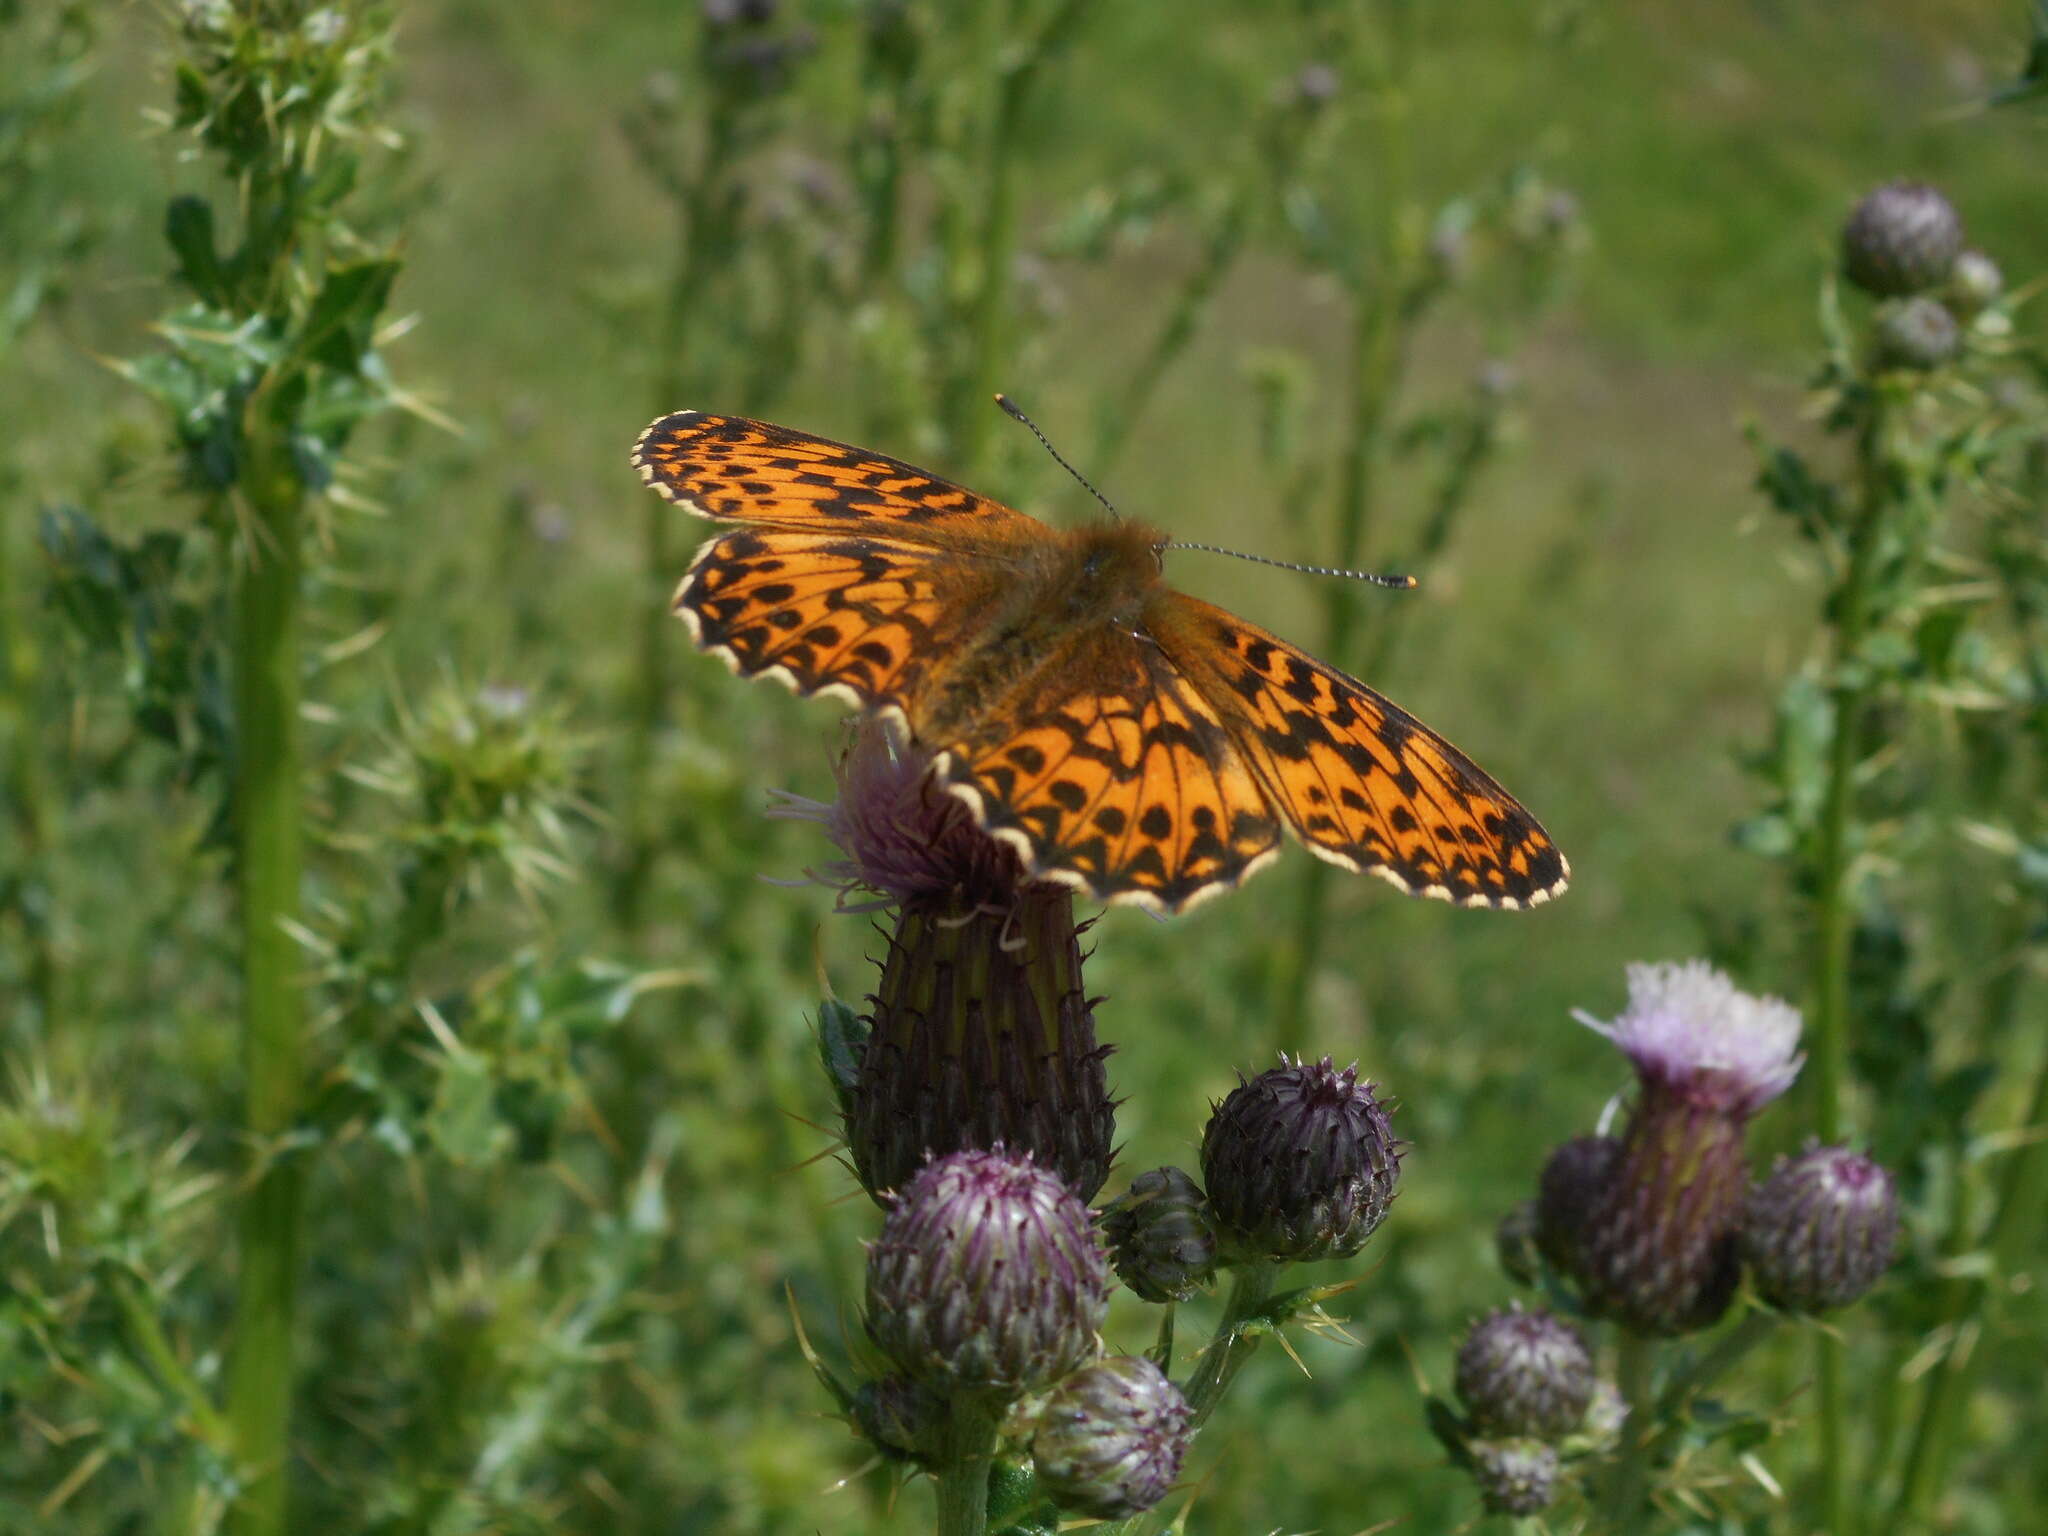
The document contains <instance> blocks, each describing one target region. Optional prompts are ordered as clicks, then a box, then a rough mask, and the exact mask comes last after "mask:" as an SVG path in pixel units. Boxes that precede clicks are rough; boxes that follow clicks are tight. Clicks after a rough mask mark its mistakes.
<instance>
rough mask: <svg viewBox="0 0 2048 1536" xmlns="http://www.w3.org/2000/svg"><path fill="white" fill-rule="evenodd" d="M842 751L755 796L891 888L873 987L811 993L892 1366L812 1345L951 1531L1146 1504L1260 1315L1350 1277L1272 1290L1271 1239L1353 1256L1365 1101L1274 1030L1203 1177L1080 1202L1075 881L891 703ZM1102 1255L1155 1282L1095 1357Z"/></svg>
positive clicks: (1301, 1252) (1371, 1146) (1086, 1191)
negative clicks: (919, 737)
mask: <svg viewBox="0 0 2048 1536" xmlns="http://www.w3.org/2000/svg"><path fill="white" fill-rule="evenodd" d="M838 773H839V791H840V792H839V798H838V799H837V800H836V801H835V802H833V803H831V804H820V803H816V802H811V801H805V800H801V799H798V798H797V797H794V796H790V795H783V796H782V797H781V798H780V804H779V805H778V807H777V814H779V815H782V816H785V817H796V818H799V819H803V820H808V821H812V822H814V823H817V824H818V825H820V826H821V827H822V828H823V829H824V831H825V832H826V833H827V835H828V836H829V837H830V838H831V840H832V842H833V843H834V844H835V845H836V847H837V848H838V850H839V851H840V853H841V854H842V855H844V857H843V858H841V859H838V860H834V861H830V862H827V863H823V864H820V865H818V866H815V867H814V868H813V869H812V870H811V878H812V879H813V880H814V881H817V882H819V883H821V884H824V885H827V886H830V887H832V888H834V889H836V890H837V891H838V892H839V901H840V905H841V906H842V907H845V908H849V909H852V910H856V911H872V910H875V909H877V908H881V909H884V910H887V911H889V912H890V913H891V914H892V916H891V918H890V922H891V923H892V925H893V926H892V928H891V930H890V932H889V939H888V950H887V952H886V954H885V955H884V956H883V957H882V960H881V976H880V980H879V982H878V984H877V988H876V991H875V992H874V993H873V994H872V995H871V996H870V998H869V1011H868V1014H867V1015H866V1016H865V1017H864V1018H862V1017H856V1016H855V1015H853V1013H852V1012H851V1010H849V1009H847V1008H845V1007H844V1005H841V1004H837V1003H828V1004H827V1005H826V1006H825V1008H824V1009H823V1010H821V1013H820V1018H819V1046H820V1056H821V1060H822V1061H823V1063H824V1065H825V1068H826V1071H827V1074H828V1077H829V1078H830V1081H831V1085H832V1089H833V1094H834V1097H835V1098H836V1100H837V1101H838V1104H839V1107H840V1112H841V1117H842V1123H843V1127H844V1134H845V1141H846V1148H847V1162H848V1164H849V1165H850V1168H851V1170H852V1172H853V1173H854V1175H855V1176H856V1177H857V1178H858V1179H859V1181H860V1183H861V1185H862V1187H864V1188H865V1189H866V1190H867V1191H868V1192H869V1194H870V1195H871V1196H873V1197H874V1199H875V1200H876V1201H877V1202H878V1203H880V1204H881V1205H882V1206H883V1208H884V1210H885V1211H886V1213H887V1215H886V1219H885V1221H884V1223H883V1227H882V1231H881V1235H880V1236H879V1237H878V1238H877V1239H876V1241H875V1242H874V1243H873V1244H872V1245H871V1246H870V1248H869V1250H868V1263H867V1289H866V1333H867V1336H868V1339H869V1341H870V1342H871V1343H872V1345H873V1346H874V1347H875V1349H876V1351H877V1352H879V1354H880V1355H881V1356H882V1358H883V1361H884V1366H883V1369H882V1370H881V1371H880V1372H877V1373H873V1374H870V1375H869V1376H868V1377H867V1379H866V1380H865V1381H863V1382H861V1383H859V1384H857V1385H848V1384H845V1383H843V1382H842V1381H841V1380H840V1379H839V1378H838V1376H837V1375H836V1374H835V1373H833V1372H832V1371H831V1370H829V1369H828V1368H826V1367H825V1366H824V1365H823V1363H822V1362H820V1361H818V1360H817V1359H816V1358H815V1357H813V1364H814V1365H815V1366H816V1367H817V1368H818V1370H819V1374H820V1376H821V1378H822V1380H823V1381H824V1383H825V1385H826V1387H827V1389H828V1390H829V1391H830V1392H831V1393H832V1394H833V1396H834V1397H835V1398H836V1399H837V1401H838V1403H839V1405H840V1407H841V1409H842V1410H843V1411H844V1413H845V1415H846V1417H847V1419H848V1422H849V1423H850V1424H851V1425H852V1426H853V1427H854V1428H855V1430H856V1431H857V1432H858V1433H859V1434H860V1435H861V1436H862V1437H863V1438H864V1439H866V1440H867V1441H868V1442H869V1443H870V1444H871V1445H872V1446H873V1447H874V1448H875V1449H876V1451H877V1452H878V1453H879V1454H881V1455H882V1456H883V1457H884V1458H885V1459H887V1460H888V1461H890V1462H892V1463H895V1464H897V1465H899V1466H903V1467H907V1468H910V1469H913V1470H916V1471H920V1472H923V1473H926V1474H928V1475H929V1476H930V1477H931V1478H932V1479H933V1480H934V1482H935V1483H936V1485H937V1489H938V1509H939V1529H940V1531H941V1532H942V1533H944V1536H955V1533H960V1532H968V1533H974V1536H979V1533H980V1532H982V1531H984V1530H1003V1529H1007V1528H1012V1527H1016V1528H1021V1529H1038V1528H1040V1527H1041V1526H1042V1525H1043V1524H1044V1523H1045V1522H1046V1521H1049V1520H1052V1519H1055V1518H1057V1517H1058V1516H1059V1515H1060V1514H1061V1513H1065V1514H1068V1515H1086V1516H1092V1517H1094V1518H1096V1519H1099V1520H1110V1521H1128V1522H1133V1523H1131V1524H1129V1525H1127V1526H1120V1527H1119V1528H1120V1529H1127V1530H1129V1531H1132V1532H1137V1531H1141V1530H1149V1529H1153V1528H1154V1527H1153V1526H1152V1525H1150V1524H1147V1523H1146V1522H1147V1521H1148V1520H1150V1519H1151V1518H1153V1517H1152V1516H1150V1515H1149V1514H1148V1511H1153V1510H1154V1509H1155V1508H1156V1506H1158V1504H1159V1503H1160V1501H1161V1500H1162V1499H1163V1498H1164V1496H1165V1495H1166V1493H1167V1492H1168V1490H1169V1489H1170V1487H1171V1486H1172V1485H1173V1483H1174V1481H1175V1479H1176V1477H1177V1476H1178V1474H1179V1471H1180V1468H1181V1464H1182V1460H1183V1457H1184V1456H1185V1454H1186V1451H1187V1447H1188V1442H1189V1437H1190V1436H1191V1435H1192V1434H1193V1432H1194V1431H1195V1430H1196V1429H1197V1428H1199V1427H1200V1426H1201V1424H1202V1423H1203V1422H1204V1421H1205V1420H1207V1419H1208V1418H1209V1416H1210V1415H1211V1414H1212V1413H1213V1412H1214V1411H1215V1409H1216V1407H1217V1405H1218V1403H1219V1402H1220V1401H1221V1399H1222V1398H1223V1396H1224V1393H1225V1392H1226V1390H1227V1389H1228V1387H1229V1386H1230V1384H1231V1382H1232V1380H1233V1379H1234V1378H1235V1377H1236V1376H1237V1374H1238V1372H1239V1371H1240V1370H1241V1369H1242V1368H1243V1367H1244V1366H1245V1364H1246V1363H1247V1362H1248V1361H1249V1360H1250V1358H1251V1357H1252V1355H1253V1353H1254V1352H1255V1351H1256V1350H1257V1348H1258V1346H1259V1344H1260V1342H1261V1341H1262V1340H1263V1339H1265V1338H1267V1337H1270V1336H1272V1335H1274V1334H1275V1333H1277V1332H1279V1331H1280V1330H1281V1329H1282V1328H1283V1327H1284V1326H1285V1325H1286V1324H1287V1323H1288V1322H1289V1321H1291V1320H1294V1319H1296V1318H1298V1317H1299V1318H1305V1319H1307V1320H1308V1321H1309V1323H1310V1324H1311V1326H1315V1325H1319V1324H1320V1323H1321V1322H1322V1321H1323V1319H1322V1317H1321V1314H1320V1311H1319V1304H1320V1303H1321V1302H1322V1301H1323V1300H1325V1299H1327V1298H1328V1297H1329V1296H1331V1295H1334V1294H1335V1293H1336V1292H1337V1291H1340V1290H1342V1289H1345V1287H1344V1286H1342V1285H1337V1286H1318V1287H1309V1288H1305V1289H1302V1290H1298V1291H1292V1292H1285V1293H1276V1291H1275V1288H1274V1287H1275V1282H1276V1280H1277V1279H1278V1278H1279V1277H1280V1276H1281V1274H1282V1273H1283V1272H1284V1270H1285V1268H1286V1266H1287V1265H1289V1264H1291V1263H1295V1262H1306V1261H1313V1260H1322V1259H1348V1258H1351V1257H1353V1256H1355V1255H1356V1254H1357V1253H1358V1252H1359V1251H1360V1249H1362V1248H1363V1247H1364V1245H1365V1243H1366V1241H1367V1240H1368V1239H1369V1238H1370V1237H1371V1236H1372V1234H1373V1232H1374V1231H1375V1230H1376V1229H1377V1228H1378V1227H1379V1225H1380V1223H1381V1222H1382V1221H1383V1220H1385V1218H1386V1216H1387V1213H1388V1210H1389V1208H1390V1206H1391V1204H1392V1202H1393V1197H1394V1194H1395V1189H1396V1185H1397V1183H1398V1179H1399V1175H1400V1163H1401V1149H1400V1143H1399V1142H1398V1141H1397V1140H1396V1139H1395V1137H1394V1135H1393V1130H1392V1126H1391V1123H1390V1120H1389V1113H1388V1109H1387V1106H1386V1105H1385V1103H1384V1102H1383V1100H1382V1098H1381V1097H1380V1095H1379V1094H1378V1092H1377V1091H1376V1090H1375V1088H1374V1086H1373V1085H1372V1084H1370V1083H1368V1082H1365V1081H1364V1080H1362V1079H1361V1078H1360V1077H1359V1075H1358V1073H1357V1070H1356V1069H1355V1068H1346V1069H1344V1070H1341V1071H1340V1070H1339V1069H1337V1068H1336V1067H1335V1066H1334V1065H1333V1064H1332V1063H1331V1062H1330V1061H1329V1060H1328V1059H1327V1058H1325V1059H1323V1060H1321V1061H1319V1062H1315V1063H1310V1062H1307V1061H1290V1060H1287V1059H1285V1058H1283V1059H1282V1061H1281V1064H1280V1065H1279V1066H1278V1067H1275V1068H1273V1069H1271V1070H1269V1071H1266V1072H1263V1073H1261V1074H1259V1075H1258V1076H1256V1077H1254V1078H1251V1079H1248V1080H1240V1082H1239V1085H1238V1087H1237V1088H1236V1089H1235V1090H1233V1091H1232V1092H1231V1093H1230V1094H1229V1095H1228V1096H1226V1098H1225V1099H1224V1100H1223V1101H1222V1102H1221V1103H1220V1104H1218V1105H1217V1106H1216V1107H1215V1109H1214V1112H1213V1113H1212V1115H1211V1116H1210V1120H1209V1124H1208V1127H1207V1129H1206V1130H1205V1132H1204V1133H1203V1137H1202V1183H1200V1184H1197V1183H1196V1182H1195V1180H1194V1179H1193V1178H1192V1177H1191V1176H1190V1175H1189V1174H1187V1173H1186V1172H1184V1171H1183V1170H1181V1169H1178V1168H1171V1167H1168V1168H1158V1169H1153V1170H1151V1171H1150V1172H1147V1173H1143V1174H1140V1175H1139V1176H1138V1177H1137V1178H1135V1179H1133V1180H1132V1181H1131V1182H1130V1184H1129V1186H1128V1187H1127V1188H1126V1189H1125V1190H1124V1191H1123V1192H1122V1194H1120V1195H1119V1196H1117V1197H1116V1198H1115V1199H1114V1200H1112V1201H1110V1202H1109V1203H1108V1204H1107V1205H1105V1206H1104V1208H1103V1209H1102V1211H1101V1213H1100V1215H1099V1217H1098V1216H1097V1215H1096V1214H1094V1213H1091V1212H1090V1211H1089V1210H1088V1208H1087V1205H1086V1203H1085V1202H1086V1200H1087V1199H1089V1198H1092V1197H1093V1196H1094V1194H1095V1193H1096V1191H1097V1190H1098V1189H1100V1187H1101V1186H1102V1184H1103V1182H1104V1180H1105V1178H1106V1177H1107V1175H1108V1172H1109V1166H1110V1160H1111V1156H1112V1152H1113V1146H1112V1140H1113V1136H1114V1119H1113V1110H1114V1104H1113V1102H1112V1101H1111V1099H1110V1098H1109V1096H1108V1091H1107V1086H1106V1082H1105V1078H1104V1072H1103V1060H1104V1057H1105V1056H1106V1054H1107V1052H1106V1050H1104V1049H1103V1048H1100V1047H1098V1046H1097V1045H1096V1044H1095V1033H1094V1030H1095V1019H1094V1014H1095V1006H1096V1005H1095V1001H1094V1000H1093V999H1091V998H1089V997H1088V995H1087V992H1086V988H1085V985H1084V983H1083V979H1082V965H1083V958H1084V957H1083V955H1082V952H1081V950H1080V948H1079V947H1078V944H1077V941H1076V934H1075V927H1074V920H1073V916H1072V905H1073V896H1072V894H1071V893H1070V892H1069V891H1068V890H1067V889H1065V888H1064V887H1058V886H1049V885H1045V884H1041V883H1037V882H1033V881H1031V880H1029V879H1026V878H1024V877H1023V875H1022V870H1021V866H1020V864H1019V862H1018V860H1017V857H1016V855H1015V852H1014V850H1012V849H1011V848H1010V847H1009V846H1008V845H1007V844H1005V843H1002V842H999V841H997V840H996V839H994V838H992V837H991V836H990V835H989V834H988V833H986V832H985V831H984V830H983V829H982V828H981V826H980V825H979V824H978V823H977V822H976V821H975V820H974V819H973V818H972V817H971V816H969V815H967V814H966V813H965V808H964V807H963V806H962V805H961V804H960V802H959V801H957V800H956V799H954V798H953V797H951V796H949V795H946V794H945V793H944V792H943V791H942V790H940V789H939V788H938V787H937V785H936V784H935V782H934V780H933V778H932V777H931V765H930V762H929V760H928V759H927V758H926V757H925V756H924V755H923V754H921V753H919V752H917V751H916V750H914V749H912V748H911V747H909V746H907V745H906V744H905V743H903V742H902V741H901V740H900V738H899V737H898V736H897V734H896V732H895V730H894V728H893V727H891V726H889V725H887V724H885V723H881V722H875V721H870V722H868V723H867V724H865V725H864V726H862V727H861V728H860V729H859V731H858V733H857V734H856V735H855V737H854V739H853V741H852V743H851V744H850V745H849V747H848V748H847V750H846V752H845V753H844V754H843V755H842V757H841V760H840V764H839V770H838ZM1112 1273H1114V1275H1115V1277H1116V1278H1118V1279H1121V1280H1122V1281H1123V1282H1124V1284H1125V1285H1126V1286H1128V1287H1129V1288H1130V1289H1131V1290H1132V1291H1133V1292H1134V1293H1135V1294H1136V1295H1137V1296H1138V1297H1139V1298H1141V1299H1143V1300H1145V1301H1149V1302H1153V1303H1162V1304H1164V1305H1165V1307H1166V1309H1167V1310H1166V1314H1165V1319H1164V1321H1163V1323H1162V1327H1161V1333H1160V1338H1159V1342H1158V1344H1157V1346H1156V1347H1155V1349H1154V1350H1153V1351H1152V1352H1151V1354H1149V1355H1148V1356H1146V1357H1144V1358H1117V1357H1107V1358H1099V1357H1100V1356H1101V1351H1102V1345H1101V1341H1100V1340H1099V1338H1098V1336H1097V1330H1098V1329H1099V1327H1100V1326H1101V1324H1102V1321H1103V1316H1104V1307H1105V1304H1106V1301H1107V1297H1108V1293H1109V1288H1110V1280H1111V1276H1112ZM1219 1275H1222V1276H1227V1277H1228V1279H1229V1285H1230V1289H1229V1295H1228V1297H1227V1299H1226V1302H1225V1307H1224V1315H1223V1319H1222V1321H1221V1322H1220V1324H1219V1325H1218V1327H1217V1329H1216V1331H1215V1333H1214V1335H1213V1336H1212V1337H1211V1338H1210V1340H1209V1341H1208V1343H1207V1344H1206V1345H1205V1346H1204V1347H1203V1349H1202V1350H1201V1352H1200V1355H1199V1358H1198V1359H1197V1360H1196V1362H1195V1363H1194V1366H1193V1369H1192V1371H1191V1373H1190V1374H1189V1375H1188V1377H1187V1378H1186V1380H1185V1381H1184V1382H1182V1383H1180V1384H1178V1385H1176V1384H1175V1382H1174V1381H1173V1380H1172V1379H1171V1377H1170V1376H1169V1374H1168V1372H1169V1371H1170V1370H1171V1369H1172V1365H1173V1353H1174V1334H1173V1315H1174V1314H1173V1304H1174V1303H1176V1302H1179V1301H1185V1300H1187V1299H1188V1298H1189V1297H1191V1296H1193V1295H1194V1294H1195V1293H1196V1291H1197V1290H1199V1289H1201V1288H1203V1287H1205V1286H1207V1285H1208V1284H1209V1283H1210V1282H1211V1280H1212V1279H1213V1278H1214V1277H1216V1276H1219Z"/></svg>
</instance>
